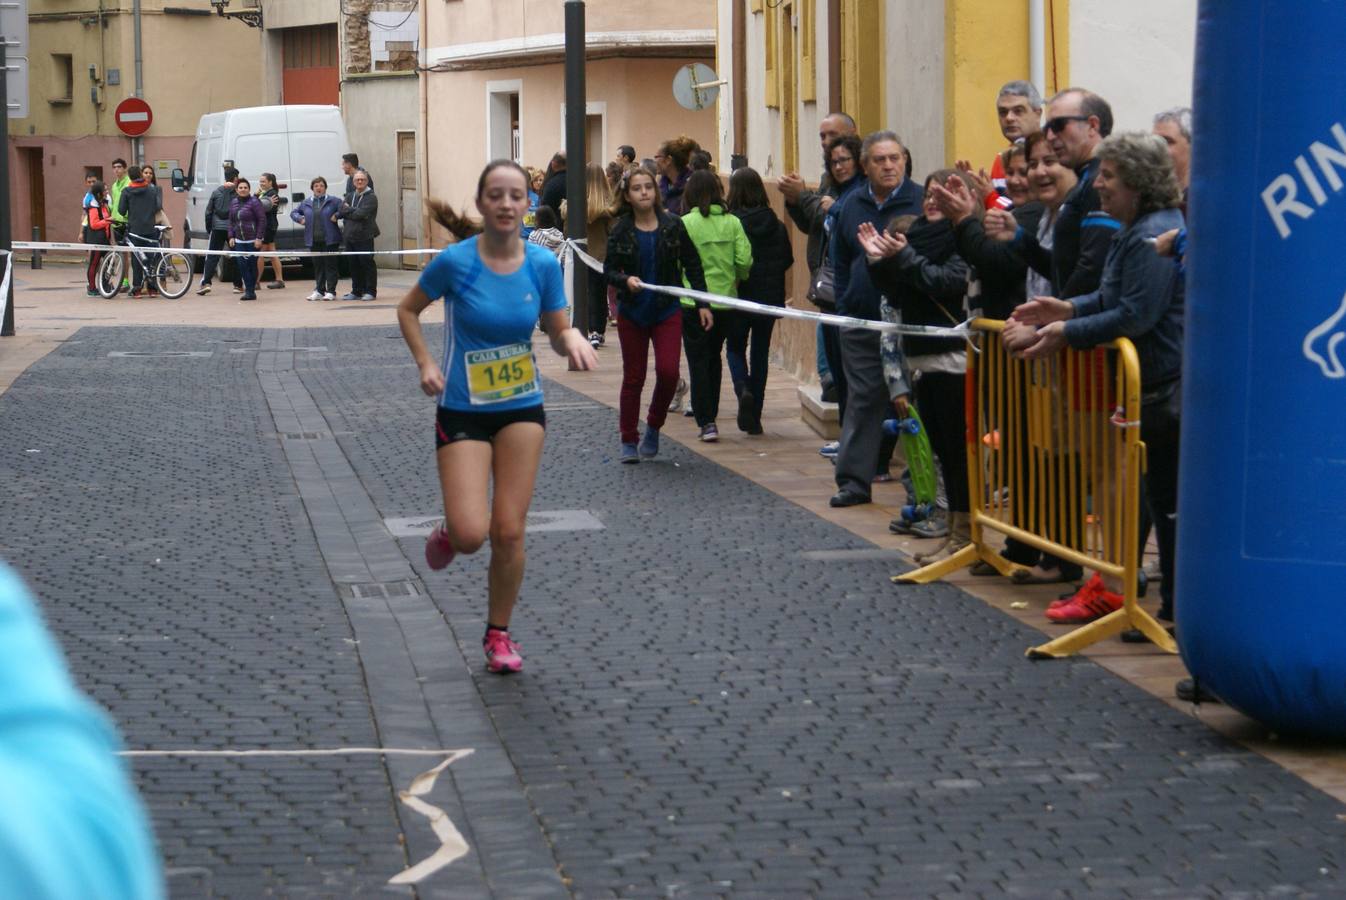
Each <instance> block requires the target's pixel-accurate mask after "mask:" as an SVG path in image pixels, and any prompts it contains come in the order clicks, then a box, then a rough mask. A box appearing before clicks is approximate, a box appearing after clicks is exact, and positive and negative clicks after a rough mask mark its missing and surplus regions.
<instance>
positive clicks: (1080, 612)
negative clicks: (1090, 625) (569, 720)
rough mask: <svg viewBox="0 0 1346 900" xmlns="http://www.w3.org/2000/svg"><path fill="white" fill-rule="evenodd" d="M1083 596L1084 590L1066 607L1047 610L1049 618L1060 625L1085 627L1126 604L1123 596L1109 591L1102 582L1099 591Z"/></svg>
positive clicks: (1068, 602) (1069, 601) (1066, 604)
mask: <svg viewBox="0 0 1346 900" xmlns="http://www.w3.org/2000/svg"><path fill="white" fill-rule="evenodd" d="M1091 580H1092V579H1091ZM1081 595H1084V588H1081V589H1080V592H1079V594H1076V595H1075V597H1074V598H1072V599H1070V600H1067V601H1066V603H1065V605H1064V606H1058V607H1057V608H1056V609H1049V610H1047V618H1048V619H1050V620H1051V621H1053V622H1055V623H1057V624H1058V625H1084V624H1085V623H1087V622H1092V621H1094V620H1095V619H1101V618H1103V617H1104V616H1106V615H1107V614H1108V613H1111V612H1116V611H1117V610H1119V609H1121V608H1122V603H1123V602H1124V601H1123V598H1122V595H1121V594H1114V593H1113V592H1112V591H1110V590H1107V589H1106V588H1104V587H1103V585H1102V583H1101V582H1100V584H1099V586H1098V588H1097V590H1095V591H1093V592H1091V593H1089V594H1087V595H1084V596H1081Z"/></svg>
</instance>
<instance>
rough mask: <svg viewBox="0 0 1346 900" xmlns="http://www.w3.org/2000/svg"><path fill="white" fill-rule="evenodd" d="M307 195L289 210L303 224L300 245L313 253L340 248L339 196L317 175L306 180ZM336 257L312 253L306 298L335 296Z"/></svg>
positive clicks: (295, 219) (292, 216)
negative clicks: (310, 282) (308, 180)
mask: <svg viewBox="0 0 1346 900" xmlns="http://www.w3.org/2000/svg"><path fill="white" fill-rule="evenodd" d="M309 191H310V193H311V196H310V197H308V198H307V199H306V200H304V202H302V203H300V204H299V206H298V207H297V208H296V209H294V210H293V211H292V212H291V213H290V218H291V219H292V220H293V221H295V222H298V223H299V224H300V225H303V226H304V246H305V247H307V248H308V249H310V250H312V251H314V252H315V253H323V252H325V251H328V250H340V249H341V228H340V227H339V226H338V225H337V213H339V212H341V198H340V197H333V196H332V195H331V194H329V193H327V179H326V178H323V177H322V176H321V175H319V176H318V177H317V178H315V179H313V181H312V182H310V183H309ZM336 283H337V261H336V259H334V258H332V257H329V256H315V257H313V293H311V294H309V295H308V299H310V300H335V299H336Z"/></svg>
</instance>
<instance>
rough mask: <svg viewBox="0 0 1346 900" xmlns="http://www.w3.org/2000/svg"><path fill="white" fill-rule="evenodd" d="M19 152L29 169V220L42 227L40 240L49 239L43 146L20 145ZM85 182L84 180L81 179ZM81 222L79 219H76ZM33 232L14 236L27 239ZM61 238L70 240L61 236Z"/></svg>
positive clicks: (17, 239) (76, 222)
mask: <svg viewBox="0 0 1346 900" xmlns="http://www.w3.org/2000/svg"><path fill="white" fill-rule="evenodd" d="M19 153H20V154H21V155H22V156H23V161H24V164H25V166H26V167H27V169H28V222H29V224H30V225H32V226H33V227H36V228H38V229H40V230H39V231H38V232H37V234H38V235H39V237H38V238H37V239H38V240H39V241H49V240H51V237H50V236H49V234H48V232H47V186H46V181H45V180H44V178H43V177H42V148H41V147H20V148H19ZM80 183H81V184H83V183H84V182H83V180H82V179H81V181H80ZM75 224H76V225H78V224H79V220H78V219H76V220H75ZM32 237H33V235H32V232H31V231H30V232H29V233H28V234H16V235H14V236H13V238H14V240H16V241H26V240H29V239H30V238H32ZM61 240H68V239H67V238H61Z"/></svg>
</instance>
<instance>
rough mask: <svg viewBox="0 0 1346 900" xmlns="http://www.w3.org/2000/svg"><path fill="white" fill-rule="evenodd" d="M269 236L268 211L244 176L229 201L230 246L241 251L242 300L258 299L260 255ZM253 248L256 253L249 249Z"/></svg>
mask: <svg viewBox="0 0 1346 900" xmlns="http://www.w3.org/2000/svg"><path fill="white" fill-rule="evenodd" d="M265 236H266V210H264V209H262V204H261V202H260V201H259V200H258V199H257V198H256V197H254V196H252V183H251V182H249V181H248V179H246V178H243V177H240V178H239V179H238V181H236V182H235V183H234V199H233V200H231V201H229V246H230V247H233V248H234V249H235V250H237V251H240V252H239V258H238V270H239V274H240V275H242V276H243V296H242V297H239V298H238V299H240V300H256V299H257V254H256V252H255V251H257V250H259V249H261V246H262V239H263V238H264V237H265ZM248 251H253V252H248Z"/></svg>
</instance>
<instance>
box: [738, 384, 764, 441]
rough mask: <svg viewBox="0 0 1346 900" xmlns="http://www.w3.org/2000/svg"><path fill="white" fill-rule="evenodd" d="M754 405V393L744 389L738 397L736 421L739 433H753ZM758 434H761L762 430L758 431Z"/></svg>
mask: <svg viewBox="0 0 1346 900" xmlns="http://www.w3.org/2000/svg"><path fill="white" fill-rule="evenodd" d="M753 403H754V399H753V396H752V391H750V390H748V389H747V388H744V389H743V390H742V391H741V392H740V393H739V395H738V418H737V420H736V421H737V424H738V430H739V431H744V432H751V431H752V420H753V418H754V417H753V414H752V407H753ZM758 432H759V433H760V432H761V429H760V428H759V429H758Z"/></svg>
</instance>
